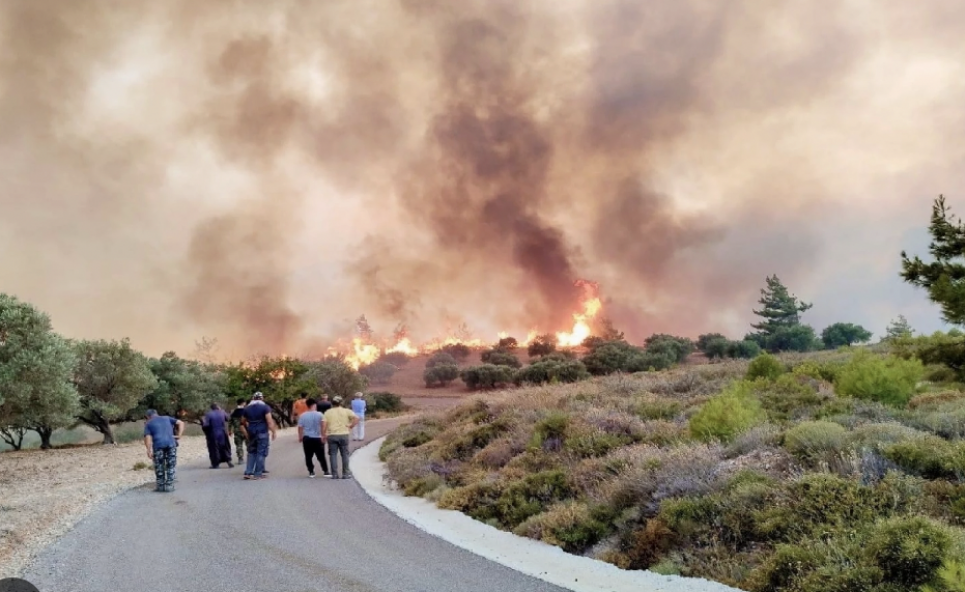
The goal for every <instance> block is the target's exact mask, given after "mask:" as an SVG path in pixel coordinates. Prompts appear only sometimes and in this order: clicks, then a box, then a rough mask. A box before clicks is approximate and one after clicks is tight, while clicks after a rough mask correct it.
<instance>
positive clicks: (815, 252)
mask: <svg viewBox="0 0 965 592" xmlns="http://www.w3.org/2000/svg"><path fill="white" fill-rule="evenodd" d="M959 4H960V3H957V2H953V1H952V0H944V1H936V2H932V3H929V4H928V5H926V6H919V7H916V8H914V9H912V8H902V7H885V6H882V5H880V4H876V3H871V2H868V1H866V0H848V1H845V2H839V3H837V4H835V6H834V7H832V8H829V7H827V6H821V7H818V6H813V7H812V6H810V5H805V4H802V3H797V2H790V1H786V2H776V3H769V4H767V5H766V6H764V5H761V4H760V3H758V2H753V1H752V0H747V1H739V2H736V3H735V2H732V3H727V4H726V5H725V4H721V3H719V2H713V1H710V0H688V1H683V2H678V1H670V0H660V1H655V2H639V1H635V0H608V1H605V2H597V1H591V0H567V1H565V2H554V3H548V2H510V1H508V0H487V1H483V0H467V1H465V2H459V3H453V2H441V1H436V0H378V1H374V2H367V3H360V2H354V1H349V0H336V1H331V2H324V3H304V2H296V1H294V0H291V1H282V2H272V3H242V4H239V3H235V2H225V1H217V2H205V3H201V4H199V3H196V2H188V1H187V0H167V1H164V2H159V3H155V4H153V5H152V7H151V8H149V9H146V8H144V7H143V6H140V5H138V6H134V5H131V6H129V7H128V6H125V5H123V4H118V3H114V2H108V1H107V0H48V1H45V2H36V1H33V0H9V1H7V2H4V3H3V4H2V5H0V163H2V164H0V173H2V174H0V212H2V214H0V249H3V252H4V253H5V256H4V257H3V258H2V259H0V290H2V291H6V292H12V293H14V294H17V295H19V296H21V297H23V298H25V299H28V300H31V301H33V302H35V303H37V304H38V305H39V306H41V307H42V308H44V309H46V310H48V311H49V312H50V313H51V314H52V316H53V318H54V321H55V325H56V326H57V327H58V328H59V329H60V330H62V331H64V332H65V333H67V334H69V335H72V336H83V337H120V336H124V335H129V336H131V337H132V338H133V340H134V342H135V344H136V345H138V346H140V347H142V348H144V349H147V350H149V351H151V352H152V353H158V352H160V351H163V350H164V349H171V348H173V349H178V350H179V351H182V352H184V353H188V351H189V350H190V348H191V344H192V343H193V341H194V340H195V339H198V338H199V337H200V336H202V335H207V336H212V337H217V338H218V339H219V341H220V343H221V344H222V346H223V348H224V351H223V352H222V353H223V354H224V355H234V356H239V355H248V354H252V353H259V352H271V353H295V352H298V351H304V350H306V349H313V348H315V347H318V346H319V345H320V344H324V343H326V342H328V341H330V340H331V339H332V338H336V337H344V336H346V335H347V333H348V332H350V331H351V327H352V320H353V319H354V318H355V317H356V316H358V315H359V314H362V313H364V314H366V316H367V318H368V319H369V321H370V322H371V323H372V324H373V326H374V327H375V329H376V330H377V331H379V332H380V333H381V334H382V335H383V336H386V337H387V336H389V335H390V334H391V331H392V329H393V328H394V327H395V325H396V323H397V322H400V321H401V322H405V323H407V325H408V326H409V328H410V333H411V335H412V337H414V338H415V339H416V340H419V339H426V338H430V337H433V336H435V335H438V334H439V333H440V332H444V331H446V329H447V327H450V328H451V327H456V326H459V325H460V324H462V323H466V324H468V325H469V326H470V327H471V328H473V329H474V330H475V331H477V332H478V335H479V336H480V337H483V338H485V339H491V338H494V337H495V333H496V331H498V330H508V331H510V332H512V333H515V334H517V335H522V334H524V333H525V331H527V330H528V329H530V328H534V327H536V328H539V329H541V330H560V329H565V328H567V324H568V322H569V321H570V319H571V317H570V315H571V313H572V312H573V311H574V310H573V309H574V306H575V305H576V299H577V298H578V296H579V293H580V292H579V290H578V289H577V288H576V287H575V285H574V282H575V281H576V280H577V279H580V278H588V279H592V280H595V281H598V282H599V283H600V286H601V290H602V293H603V296H604V298H605V300H606V303H607V304H606V307H607V313H608V314H610V315H611V316H613V317H614V319H615V321H616V323H617V325H618V326H619V327H621V328H623V329H625V330H627V331H628V333H629V334H630V336H631V337H633V338H637V339H640V338H642V337H644V336H646V335H647V334H649V333H651V332H655V331H672V332H675V333H682V334H691V335H695V334H696V333H698V332H704V331H714V330H720V331H725V332H729V333H733V334H736V335H739V334H741V333H742V332H743V331H744V330H745V329H746V324H747V321H748V317H749V315H750V309H751V308H752V307H753V305H754V302H755V300H756V298H757V290H758V289H759V287H760V286H761V285H762V283H763V278H764V276H765V275H767V274H770V273H777V274H778V275H780V276H781V277H782V278H783V279H785V281H786V282H787V283H788V284H790V286H791V288H792V291H794V292H795V293H798V294H799V295H801V296H803V297H805V298H806V299H809V300H813V301H815V303H816V306H815V309H814V311H813V312H812V313H811V315H813V316H812V318H810V319H806V320H809V321H811V322H813V323H815V324H817V325H820V323H821V322H833V321H836V320H849V321H856V322H862V323H865V324H867V325H869V326H871V327H872V328H874V329H876V330H879V331H880V327H881V326H883V324H884V323H885V322H887V320H888V319H889V318H891V317H893V316H896V315H897V314H898V313H900V312H904V313H905V314H907V315H908V316H910V317H911V318H913V320H914V319H915V318H916V314H917V315H918V317H917V318H925V317H924V316H923V315H925V314H927V313H925V312H921V313H920V314H919V313H918V312H916V311H917V309H916V308H915V307H916V306H918V305H917V304H916V303H917V300H916V299H915V298H913V297H911V296H909V294H912V292H910V291H902V288H901V286H900V281H899V280H898V279H897V275H896V268H897V256H896V253H897V252H898V251H900V250H901V248H907V247H912V248H914V247H915V246H917V242H916V241H918V240H919V239H920V236H918V235H916V234H914V233H915V232H917V229H920V228H921V227H923V226H924V225H925V224H926V223H927V211H928V210H927V208H928V200H929V199H931V198H932V197H934V195H937V193H939V192H944V193H946V194H948V195H950V197H951V199H952V201H953V202H954V201H955V195H956V192H958V193H961V190H963V189H965V187H963V186H962V182H961V180H960V179H958V178H957V177H956V176H955V173H956V171H959V170H961V168H962V166H963V165H965V148H961V147H959V144H960V143H959V142H958V141H957V138H958V137H959V136H960V132H961V131H963V126H962V118H961V115H960V109H959V108H958V105H960V104H961V102H962V100H963V99H965V85H963V83H962V82H961V81H962V80H965V76H963V74H965V72H963V69H965V66H963V64H965V46H962V44H961V43H960V42H959V39H960V38H961V36H962V34H965V14H963V9H962V8H960V7H959ZM950 140H951V142H950ZM922 300H923V298H922ZM859 302H860V303H861V304H858V303H859ZM920 310H921V311H925V310H926V309H925V308H921V309H920ZM936 316H937V315H936Z"/></svg>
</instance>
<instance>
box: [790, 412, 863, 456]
mask: <svg viewBox="0 0 965 592" xmlns="http://www.w3.org/2000/svg"><path fill="white" fill-rule="evenodd" d="M847 440H848V430H846V429H844V428H843V427H841V426H840V425H838V424H836V423H831V422H828V421H805V422H803V423H799V424H798V425H796V426H794V427H793V428H791V429H790V430H788V431H787V432H786V433H785V434H784V447H785V448H786V449H787V450H788V452H790V453H791V454H793V455H794V456H796V457H798V458H800V459H802V460H806V461H811V462H813V461H816V460H819V459H821V458H824V457H826V456H827V455H828V453H834V452H839V451H841V450H843V449H844V448H845V444H846V443H847Z"/></svg>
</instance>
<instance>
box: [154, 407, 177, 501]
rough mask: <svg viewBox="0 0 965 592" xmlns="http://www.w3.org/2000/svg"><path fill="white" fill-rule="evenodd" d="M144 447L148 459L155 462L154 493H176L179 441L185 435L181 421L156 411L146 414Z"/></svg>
mask: <svg viewBox="0 0 965 592" xmlns="http://www.w3.org/2000/svg"><path fill="white" fill-rule="evenodd" d="M144 418H145V419H146V420H147V421H145V422H144V447H145V448H147V457H148V458H149V459H151V461H153V462H154V477H155V479H156V482H157V487H156V488H155V489H154V491H174V468H175V465H176V464H177V459H178V447H177V440H178V438H180V437H181V434H182V433H184V422H183V421H181V420H180V419H175V418H173V417H168V416H166V415H158V414H157V411H155V410H154V409H148V410H147V413H145V414H144Z"/></svg>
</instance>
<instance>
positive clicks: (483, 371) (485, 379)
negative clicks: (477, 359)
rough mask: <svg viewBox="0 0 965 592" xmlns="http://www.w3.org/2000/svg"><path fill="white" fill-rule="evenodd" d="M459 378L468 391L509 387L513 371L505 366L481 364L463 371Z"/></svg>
mask: <svg viewBox="0 0 965 592" xmlns="http://www.w3.org/2000/svg"><path fill="white" fill-rule="evenodd" d="M459 377H460V378H462V381H463V382H465V383H466V386H467V387H469V388H470V389H474V390H475V389H492V388H497V387H502V386H507V385H509V383H511V382H512V381H513V370H512V368H509V367H507V366H496V365H495V364H482V365H481V366H472V367H469V368H465V369H463V371H462V372H460V373H459Z"/></svg>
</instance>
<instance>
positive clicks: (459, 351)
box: [439, 343, 472, 362]
mask: <svg viewBox="0 0 965 592" xmlns="http://www.w3.org/2000/svg"><path fill="white" fill-rule="evenodd" d="M439 353H443V354H449V355H450V356H452V357H453V360H454V361H455V360H458V361H460V362H465V361H466V358H468V357H469V354H471V353H472V350H471V349H469V346H468V345H466V344H464V343H449V344H446V345H444V346H442V347H441V348H439Z"/></svg>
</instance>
